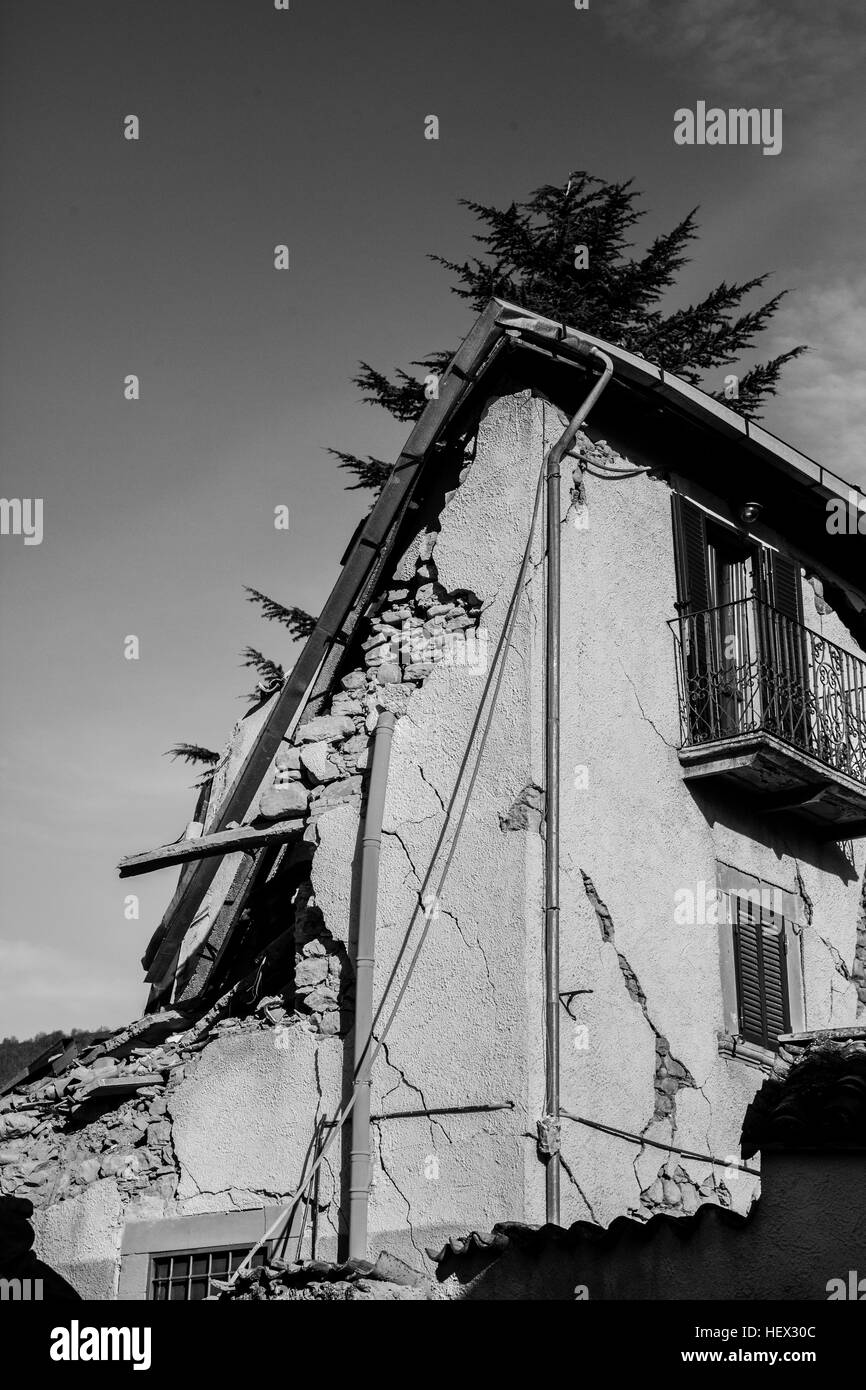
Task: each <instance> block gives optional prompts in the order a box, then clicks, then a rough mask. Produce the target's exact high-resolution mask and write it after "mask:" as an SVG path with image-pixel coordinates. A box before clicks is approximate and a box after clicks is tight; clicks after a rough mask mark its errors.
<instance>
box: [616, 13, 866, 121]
mask: <svg viewBox="0 0 866 1390" xmlns="http://www.w3.org/2000/svg"><path fill="white" fill-rule="evenodd" d="M604 13H605V16H606V19H607V23H608V25H609V26H610V28H611V30H612V31H613V32H614V33H615V34H616V36H617V37H618V38H626V39H629V40H631V41H632V42H634V43H636V44H639V45H640V46H642V47H649V48H652V49H654V50H655V51H656V52H657V53H660V54H667V55H668V56H669V57H671V58H672V59H674V60H678V61H679V60H682V59H684V58H688V59H689V61H690V63H696V64H697V70H698V71H701V70H702V71H703V72H704V73H706V74H708V75H711V76H712V77H713V78H714V79H715V80H717V81H718V82H720V83H724V84H726V85H732V86H734V87H736V88H737V89H741V90H743V91H744V92H745V90H746V89H749V90H752V91H754V90H756V89H757V88H764V89H766V90H767V92H768V102H767V103H765V104H774V103H773V102H771V101H770V100H769V97H770V96H771V95H772V92H773V87H774V86H775V85H776V84H778V85H779V86H781V85H784V87H785V89H786V90H789V89H791V88H793V87H796V91H797V95H798V97H799V98H801V99H811V98H814V97H818V96H821V97H823V98H826V94H827V83H828V82H835V81H838V80H839V79H841V78H842V77H844V76H846V75H848V74H850V73H853V72H855V71H856V70H857V68H858V67H859V65H860V61H861V52H862V49H861V48H860V46H859V44H858V35H859V36H860V37H861V38H862V34H863V5H862V0H837V3H836V4H835V5H834V6H832V7H828V6H826V5H816V4H815V3H814V0H728V3H726V4H725V5H720V4H719V3H718V0H664V3H659V0H617V3H616V4H611V5H605V6H604ZM691 71H692V69H690V73H691ZM689 80H691V77H689Z"/></svg>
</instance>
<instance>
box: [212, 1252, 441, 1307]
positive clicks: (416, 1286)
mask: <svg viewBox="0 0 866 1390" xmlns="http://www.w3.org/2000/svg"><path fill="white" fill-rule="evenodd" d="M212 1283H213V1286H214V1288H215V1289H216V1290H217V1294H216V1297H217V1298H218V1299H220V1300H229V1301H232V1302H252V1301H260V1300H270V1299H281V1300H283V1301H287V1302H336V1303H340V1302H355V1301H363V1300H366V1301H368V1302H390V1301H393V1300H404V1301H405V1300H408V1301H425V1300H427V1299H432V1298H434V1297H435V1293H434V1290H433V1285H432V1281H430V1280H428V1279H427V1278H426V1277H425V1276H424V1275H423V1274H419V1273H418V1272H417V1271H416V1270H414V1269H412V1268H411V1267H410V1266H409V1265H407V1264H404V1262H403V1261H402V1260H400V1259H398V1258H397V1257H396V1256H395V1255H389V1254H387V1253H386V1252H385V1251H382V1253H381V1254H380V1255H379V1258H378V1259H377V1260H376V1261H375V1263H371V1262H370V1261H369V1260H355V1259H352V1260H347V1261H346V1262H345V1264H331V1263H329V1262H328V1261H325V1260H306V1261H303V1262H302V1263H299V1264H288V1263H286V1261H285V1260H279V1259H272V1260H271V1261H270V1262H269V1263H268V1264H267V1265H260V1266H258V1267H257V1268H255V1269H249V1270H245V1271H244V1273H243V1274H241V1275H240V1276H239V1278H238V1279H237V1280H236V1281H235V1283H234V1284H231V1285H230V1284H229V1283H228V1282H225V1283H224V1282H222V1281H220V1280H217V1279H214V1280H213V1281H212Z"/></svg>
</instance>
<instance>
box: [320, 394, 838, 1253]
mask: <svg viewBox="0 0 866 1390" xmlns="http://www.w3.org/2000/svg"><path fill="white" fill-rule="evenodd" d="M562 424H563V417H561V415H560V414H559V412H558V411H556V410H555V409H554V408H552V407H551V406H550V405H548V404H546V403H543V402H541V401H540V400H538V399H535V398H533V397H532V396H530V395H529V393H524V394H522V395H520V396H516V397H511V398H507V399H504V400H500V401H498V402H497V403H495V404H494V405H493V406H492V407H491V408H490V410H489V412H488V413H487V415H486V417H485V419H484V420H483V422H482V425H481V428H480V431H479V437H478V442H477V450H476V456H475V462H474V463H473V465H472V467H471V468H470V470H469V472H468V475H467V476H466V478H465V480H464V481H463V483H462V485H461V487H460V488H459V489H458V490H457V491H456V492H455V493H452V494H451V496H450V498H449V500H448V502H447V505H446V507H445V509H444V511H443V513H442V516H441V518H440V520H441V531H440V532H439V533H438V534H437V535H436V536H435V538H434V541H433V543H432V546H431V544H430V542H429V538H428V543H427V545H426V547H422V546H418V547H416V548H415V552H413V553H411V554H410V555H409V556H408V557H407V559H406V561H405V562H404V563H405V568H406V570H407V573H406V574H402V575H401V574H400V572H399V570H398V575H397V578H398V579H400V578H404V579H405V578H407V577H409V574H410V573H411V570H412V567H413V565H414V564H415V563H416V562H417V561H418V558H419V556H420V557H426V556H429V555H431V554H432V558H433V560H434V562H435V564H436V566H437V571H438V578H439V582H440V583H441V584H442V585H443V586H444V587H445V588H446V589H447V590H449V591H451V590H459V589H464V588H465V589H470V590H472V591H473V592H474V593H476V594H478V595H479V597H480V598H481V601H482V604H483V613H482V625H483V626H486V627H487V628H488V629H489V637H490V641H489V651H490V652H491V654H492V652H493V650H494V648H495V643H496V640H497V637H498V635H499V632H500V630H501V624H502V621H503V618H504V614H505V609H506V606H507V602H508V598H509V596H510V586H511V584H512V583H513V581H514V578H515V576H516V573H517V570H518V567H519V564H520V558H521V554H522V549H523V544H524V541H525V536H526V529H527V526H528V522H529V517H530V515H531V510H532V502H533V496H534V488H535V481H536V478H537V470H538V469H539V467H540V465H541V460H542V458H543V455H544V451H545V449H546V448H547V447H548V446H549V444H550V443H551V442H552V441H553V439H555V438H556V437H557V436H558V434H559V433H560V431H561V428H562ZM579 444H580V448H581V450H582V451H584V452H585V451H586V450H587V449H588V448H597V446H591V445H590V444H589V440H588V439H587V438H586V436H582V437H581V439H580V441H579ZM602 452H606V451H605V450H604V446H602ZM570 462H571V463H572V465H574V466H575V469H576V479H577V482H578V485H579V496H580V501H581V506H580V508H579V510H578V509H576V507H575V498H574V496H570V495H569V489H568V487H567V486H566V485H564V487H563V529H562V551H563V554H562V559H563V595H562V610H563V650H562V668H563V701H562V812H561V814H562V869H563V873H562V946H561V952H562V963H561V985H562V990H563V992H564V994H566V995H567V996H568V997H567V1003H568V1007H567V1009H566V1008H565V1007H564V1009H563V1017H562V1027H563V1035H562V1044H563V1046H562V1055H563V1062H562V1090H563V1108H564V1109H567V1110H570V1111H572V1112H573V1113H574V1114H577V1115H580V1116H583V1117H586V1118H588V1119H592V1120H594V1121H596V1122H600V1123H603V1124H606V1125H608V1126H612V1127H617V1128H621V1129H623V1130H625V1131H628V1132H629V1133H631V1134H635V1135H640V1136H645V1137H646V1138H648V1139H653V1140H655V1141H656V1142H657V1143H661V1144H669V1145H671V1146H673V1147H674V1148H676V1149H686V1150H693V1151H695V1152H698V1153H703V1154H708V1155H713V1156H716V1157H718V1158H719V1159H722V1160H725V1162H724V1163H723V1164H715V1165H714V1164H712V1163H710V1162H708V1161H698V1160H695V1159H687V1158H681V1157H680V1156H679V1155H678V1153H676V1152H674V1153H671V1154H669V1155H668V1154H666V1153H664V1152H663V1151H661V1150H659V1149H657V1148H652V1147H649V1146H647V1145H644V1146H639V1145H637V1144H634V1143H630V1142H627V1141H625V1140H623V1139H620V1138H618V1137H614V1136H610V1135H606V1134H603V1133H600V1132H598V1131H594V1130H592V1129H590V1128H586V1127H584V1126H582V1125H578V1124H574V1123H572V1122H570V1121H568V1120H564V1121H563V1162H564V1168H565V1172H566V1178H565V1179H564V1182H563V1223H564V1224H566V1225H567V1224H569V1223H570V1222H572V1221H574V1220H577V1219H579V1218H586V1217H588V1218H590V1219H593V1220H596V1221H599V1222H601V1223H602V1224H604V1225H607V1224H609V1222H610V1221H611V1220H612V1219H613V1218H614V1217H615V1216H617V1215H620V1214H624V1213H626V1214H627V1213H632V1214H637V1215H641V1216H647V1215H649V1214H650V1213H651V1212H652V1211H654V1210H657V1209H660V1208H662V1207H664V1208H665V1209H672V1210H675V1211H680V1212H683V1213H688V1212H691V1211H693V1210H695V1209H696V1207H697V1206H698V1205H699V1204H700V1203H702V1202H705V1201H713V1202H719V1203H721V1204H722V1205H725V1206H732V1207H734V1208H735V1209H739V1210H747V1209H748V1207H749V1205H750V1203H751V1201H752V1200H753V1197H754V1195H755V1193H756V1190H757V1183H756V1181H755V1179H754V1178H753V1177H751V1176H750V1175H748V1174H746V1173H743V1172H741V1171H739V1170H738V1169H737V1168H735V1167H733V1166H732V1165H731V1164H730V1163H729V1162H728V1160H729V1159H730V1158H732V1157H737V1156H738V1154H739V1134H740V1128H741V1123H742V1117H743V1113H744V1111H745V1108H746V1106H747V1105H748V1103H749V1101H750V1100H751V1098H752V1096H753V1094H754V1093H755V1091H756V1090H757V1089H758V1087H759V1086H760V1084H761V1082H762V1080H763V1075H764V1074H763V1072H761V1071H760V1070H759V1069H758V1068H757V1067H755V1066H754V1065H750V1064H748V1063H747V1062H745V1061H743V1060H740V1059H731V1058H730V1057H727V1056H724V1055H720V1050H719V1037H718V1034H719V1031H720V1029H721V1028H722V1026H723V1021H724V1011H723V999H722V984H721V969H720V957H719V939H718V929H717V928H716V927H715V926H705V925H698V924H696V925H694V926H683V925H679V924H677V923H676V922H675V920H674V909H675V893H676V892H677V890H678V889H681V888H688V887H692V888H693V889H697V887H698V885H699V883H700V882H701V881H703V882H704V883H706V884H707V885H708V886H710V887H712V886H713V885H714V882H715V873H716V861H717V860H723V861H724V862H726V863H729V864H732V865H734V866H736V867H737V868H738V869H740V870H742V871H743V872H744V873H750V874H754V875H756V876H759V877H762V878H764V879H766V880H768V881H769V882H772V883H778V884H779V885H780V886H783V887H785V888H787V889H788V890H790V891H792V892H795V893H797V894H798V895H799V900H800V902H801V903H802V904H803V908H802V921H803V927H802V930H801V933H800V937H799V940H800V942H801V943H802V945H801V949H802V956H803V968H804V977H805V995H806V998H805V1010H806V1021H807V1024H808V1026H809V1027H815V1026H823V1025H830V1024H842V1023H849V1022H852V1021H853V1019H854V1013H855V1008H856V991H855V987H854V984H853V983H852V982H851V981H850V980H848V979H846V978H845V972H846V971H848V973H850V968H851V965H852V964H853V960H854V950H855V944H856V942H855V937H856V920H857V900H858V898H859V893H860V880H861V879H862V873H863V864H862V847H861V849H860V859H859V860H858V862H857V864H856V865H855V866H854V867H853V868H850V869H847V870H845V873H847V877H845V876H844V874H840V865H839V856H838V852H837V851H836V850H835V849H834V848H833V847H825V848H824V849H823V850H816V847H815V844H814V841H813V839H812V837H810V836H809V834H808V832H807V831H799V830H798V829H797V828H796V826H795V825H794V824H793V823H792V822H790V821H788V822H783V821H778V822H774V823H773V824H772V825H770V826H768V825H767V824H766V821H764V822H763V823H762V822H761V821H760V820H759V819H758V818H757V817H754V816H753V815H752V814H751V813H750V811H749V808H748V806H745V805H744V806H739V807H737V808H736V809H735V811H734V812H733V813H732V812H731V810H730V808H726V807H723V806H721V805H717V804H716V803H715V802H714V801H713V799H712V797H711V796H706V795H704V796H703V797H702V798H701V800H700V801H697V800H696V798H695V797H693V796H692V794H691V793H690V791H689V790H688V788H687V786H686V784H685V783H684V781H683V778H682V771H681V768H680V764H679V761H678V759H677V755H676V747H677V743H678V736H679V729H678V712H677V695H676V677H675V667H674V653H673V642H672V638H671V634H670V629H669V628H668V626H667V622H668V619H669V618H670V617H671V615H672V614H673V613H674V612H675V608H674V601H675V598H676V585H675V575H674V557H673V545H672V535H671V520H670V489H669V487H668V485H667V484H666V483H665V482H663V481H662V480H660V479H658V478H650V477H647V476H639V477H636V478H632V479H628V480H626V481H623V482H618V483H614V482H610V481H607V480H602V479H597V478H595V477H593V476H591V475H590V474H587V473H585V472H582V471H580V469H579V468H578V466H577V459H575V458H573V459H572V460H571V461H570ZM639 462H640V461H639ZM657 462H663V461H657ZM565 478H566V483H567V478H568V475H567V473H566V474H565ZM587 521H588V525H587V524H586V523H587ZM541 559H542V552H541V548H540V545H539V543H538V542H536V544H535V546H534V550H533V554H532V563H531V567H530V575H529V580H528V585H527V595H526V602H525V604H524V607H523V609H522V612H521V617H520V619H519V621H518V625H517V628H516V631H515V636H514V641H513V644H512V651H511V654H510V656H509V662H508V669H507V674H506V678H505V681H504V683H503V687H502V693H501V697H500V703H499V707H498V710H497V714H496V716H495V722H494V726H493V729H492V732H491V736H490V741H489V743H488V749H487V752H486V754H485V759H484V763H483V764H482V771H481V775H480V777H479V780H478V783H477V785H476V788H475V792H474V794H473V798H472V805H471V808H470V812H469V816H468V818H467V821H466V824H465V827H464V830H463V833H462V836H461V841H460V845H459V847H458V852H457V856H456V858H455V861H454V865H453V868H452V870H451V874H450V877H449V881H448V884H447V885H446V888H445V892H444V894H443V895H442V900H441V902H439V903H438V905H437V914H436V916H435V917H434V919H433V921H432V922H431V927H430V933H429V936H428V940H427V944H426V946H425V949H424V953H423V955H422V958H421V963H420V965H419V967H418V970H417V972H416V974H415V976H414V977H413V979H412V981H411V983H410V986H409V990H408V992H407V995H406V998H405V1000H404V1002H403V1004H402V1006H401V1010H400V1015H399V1017H398V1020H397V1022H396V1024H395V1026H394V1028H393V1031H392V1032H391V1034H390V1036H389V1040H388V1051H387V1058H388V1060H387V1062H386V1063H385V1064H384V1065H381V1064H379V1065H378V1066H377V1076H376V1078H375V1081H374V1099H373V1110H374V1113H375V1112H379V1111H388V1110H404V1109H417V1108H419V1107H422V1106H423V1105H425V1104H426V1105H427V1106H432V1107H439V1106H443V1105H444V1106H447V1105H449V1104H462V1105H471V1104H479V1103H488V1104H494V1103H497V1102H499V1101H503V1100H505V1099H508V1100H511V1101H512V1102H513V1104H514V1109H513V1110H511V1111H504V1112H496V1113H493V1114H487V1115H483V1116H475V1117H472V1116H469V1117H467V1116H460V1117H454V1116H444V1117H438V1118H437V1119H435V1120H418V1119H411V1120H400V1121H390V1122H387V1121H386V1122H384V1123H383V1124H381V1125H380V1126H377V1127H376V1128H377V1138H376V1143H375V1145H374V1148H375V1150H376V1155H377V1162H376V1177H377V1181H376V1183H375V1185H374V1190H373V1196H372V1201H371V1230H372V1231H374V1232H379V1231H381V1232H382V1234H383V1235H384V1234H386V1233H387V1235H388V1237H389V1239H391V1240H393V1239H394V1238H398V1237H399V1234H400V1232H401V1230H402V1231H403V1232H404V1233H405V1230H406V1227H407V1226H409V1227H411V1233H410V1237H409V1241H408V1244H407V1246H406V1249H407V1251H408V1253H411V1247H412V1245H414V1246H415V1247H416V1249H417V1248H418V1247H420V1246H423V1245H424V1244H428V1243H430V1242H429V1238H428V1237H429V1233H430V1232H431V1231H433V1230H434V1229H435V1230H439V1229H449V1228H450V1229H451V1230H452V1231H453V1229H455V1227H459V1226H461V1223H464V1224H466V1223H468V1224H470V1225H472V1226H475V1227H477V1228H479V1229H480V1228H481V1227H482V1226H483V1225H484V1224H485V1222H486V1221H487V1220H488V1212H489V1214H490V1217H494V1216H495V1218H496V1219H498V1220H509V1219H525V1220H529V1221H542V1220H543V1219H544V1210H543V1169H542V1167H541V1164H540V1163H539V1161H538V1158H537V1155H536V1149H535V1143H534V1132H535V1121H536V1119H537V1118H538V1116H539V1115H540V1114H541V1111H542V1098H543V1074H542V1070H541V1058H542V1055H543V1045H542V1037H541V1032H540V1022H541V1016H542V991H541V971H540V961H541V928H540V922H541V912H540V908H541V860H542V840H541V836H540V835H539V830H538V817H537V816H536V815H534V814H533V813H532V804H533V802H532V794H531V789H532V787H533V786H540V785H541V784H542V782H543V776H542V770H541V769H542V758H541V755H542V737H543V728H542V710H541V702H540V694H541V687H542V679H543V667H542V655H543V653H542V647H541V640H542V632H541V622H542V615H543V607H542V583H543V570H542V568H541V567H540V562H541ZM804 591H805V593H806V600H807V605H808V597H809V595H811V594H812V590H811V588H810V587H808V586H805V589H804ZM813 616H814V615H813V613H812V612H811V611H810V609H809V608H808V606H807V621H812V619H813ZM819 616H820V615H819ZM822 622H823V626H824V630H825V632H826V633H827V635H828V636H831V637H832V638H833V640H841V636H842V634H841V632H840V629H841V624H840V623H839V620H838V619H837V618H836V617H835V615H834V614H830V615H824V616H823V618H822ZM846 642H847V645H848V646H849V647H850V648H851V649H853V650H856V647H855V646H854V644H853V643H852V640H851V638H850V636H847V635H846ZM482 684H483V681H482V679H481V678H480V676H479V675H478V673H476V672H470V671H467V670H465V669H460V668H456V667H448V666H437V667H435V668H434V670H433V671H432V673H431V674H430V676H429V677H428V678H427V680H426V681H425V683H424V685H423V687H422V688H421V689H420V690H419V691H417V692H416V694H415V695H414V696H413V697H412V700H411V702H410V704H409V707H408V710H407V713H406V714H405V716H404V717H402V718H401V719H400V720H399V721H398V724H397V729H396V733H395V739H394V752H393V761H392V768H391V774H390V778H389V788H388V798H387V805H386V814H385V822H384V830H385V836H384V843H383V852H382V869H381V880H380V903H381V915H380V926H379V938H378V943H377V952H378V961H377V977H376V978H377V986H378V987H381V982H382V981H383V980H384V979H386V978H387V977H388V975H389V973H390V971H391V969H392V967H393V965H394V962H395V960H396V956H397V952H398V949H399V944H400V942H401V941H402V936H403V932H404V930H405V927H406V924H407V922H408V920H409V917H410V915H411V912H412V910H413V908H414V907H415V905H416V904H417V902H418V894H419V890H420V886H421V879H422V877H423V874H424V872H425V870H426V868H427V865H428V863H429V859H430V854H431V852H432V848H433V845H434V843H435V839H436V836H437V834H438V833H439V830H440V828H441V825H442V814H443V811H442V803H443V802H445V801H447V799H448V797H449V795H450V792H451V789H452V787H453V785H454V779H455V776H456V770H457V765H458V763H459V759H460V755H461V754H462V750H463V748H464V746H465V743H466V739H467V736H468V732H469V727H470V723H471V720H472V717H473V714H474V711H475V708H476V705H477V700H478V698H479V695H480V691H481V688H482ZM584 769H585V772H584V771H583V770H584ZM527 793H528V796H527ZM527 800H528V803H529V812H528V814H524V809H523V808H524V807H525V806H526V805H527ZM320 834H321V844H320V847H319V850H318V851H317V855H316V859H315V861H314V866H313V877H314V884H315V887H316V893H317V899H318V901H319V903H320V905H321V906H322V908H323V912H324V916H325V920H326V922H328V924H329V926H330V928H331V930H332V931H334V933H335V935H337V934H338V929H337V928H336V927H335V926H334V925H332V924H333V923H334V922H335V921H336V919H337V918H339V917H342V919H343V920H346V917H347V905H348V896H347V895H348V891H349V889H348V883H347V881H346V876H345V873H344V872H343V873H341V871H340V865H341V864H345V862H346V857H347V855H348V854H349V852H350V847H351V846H352V845H353V844H354V840H355V836H356V834H357V811H356V809H354V808H343V809H342V811H341V813H340V817H339V818H338V817H337V814H336V813H331V814H330V816H329V817H328V818H327V819H323V820H322V821H321V822H320ZM588 884H591V885H592V892H590V891H589V889H588ZM801 890H802V891H801ZM807 901H808V904H809V906H808V910H807V907H806V902H807ZM809 913H811V918H812V920H811V922H810V921H809V920H808V914H809ZM416 930H417V927H416ZM400 978H401V974H400V971H399V970H398V975H397V979H398V981H399V979H400ZM434 1159H435V1163H431V1160H434ZM431 1171H433V1172H435V1173H436V1176H435V1177H430V1176H429V1174H430V1172H431ZM419 1232H423V1233H424V1238H423V1239H422V1238H421V1237H420V1235H419Z"/></svg>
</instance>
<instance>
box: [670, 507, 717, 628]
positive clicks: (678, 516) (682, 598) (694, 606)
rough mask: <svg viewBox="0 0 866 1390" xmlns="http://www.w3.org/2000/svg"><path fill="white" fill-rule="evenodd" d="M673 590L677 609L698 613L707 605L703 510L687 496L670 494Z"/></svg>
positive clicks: (708, 604)
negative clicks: (672, 523)
mask: <svg viewBox="0 0 866 1390" xmlns="http://www.w3.org/2000/svg"><path fill="white" fill-rule="evenodd" d="M671 502H672V505H673V514H674V542H675V546H676V569H677V589H678V595H677V596H678V598H679V607H680V612H682V613H700V612H701V611H702V610H703V609H705V608H709V606H710V580H709V570H708V565H707V528H706V521H705V518H704V513H703V512H702V511H701V509H700V507H696V506H695V504H694V502H690V501H689V500H688V498H686V497H681V496H680V495H679V493H676V492H675V493H674V494H673V496H672V498H671Z"/></svg>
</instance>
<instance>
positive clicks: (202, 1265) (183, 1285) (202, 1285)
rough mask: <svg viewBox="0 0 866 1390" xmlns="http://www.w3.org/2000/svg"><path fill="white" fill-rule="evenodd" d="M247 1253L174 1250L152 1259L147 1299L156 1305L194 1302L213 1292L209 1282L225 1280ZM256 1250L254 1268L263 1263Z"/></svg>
mask: <svg viewBox="0 0 866 1390" xmlns="http://www.w3.org/2000/svg"><path fill="white" fill-rule="evenodd" d="M248 1254H249V1247H247V1248H246V1249H243V1248H242V1249H239V1250H176V1251H166V1252H165V1253H162V1254H159V1255H153V1256H151V1261H150V1278H149V1279H148V1298H149V1299H152V1300H154V1301H155V1302H157V1303H163V1302H170V1303H196V1302H199V1301H200V1300H201V1299H204V1298H207V1297H208V1295H209V1294H210V1293H211V1292H212V1290H211V1287H210V1281H211V1279H227V1278H228V1277H229V1275H230V1274H234V1272H235V1270H236V1269H237V1268H238V1266H239V1265H240V1263H241V1261H242V1260H244V1259H245V1258H246V1256H247V1255H248ZM264 1260H265V1252H264V1250H257V1251H256V1253H255V1255H254V1256H253V1259H252V1264H253V1268H255V1267H256V1266H258V1265H262V1264H264Z"/></svg>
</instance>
